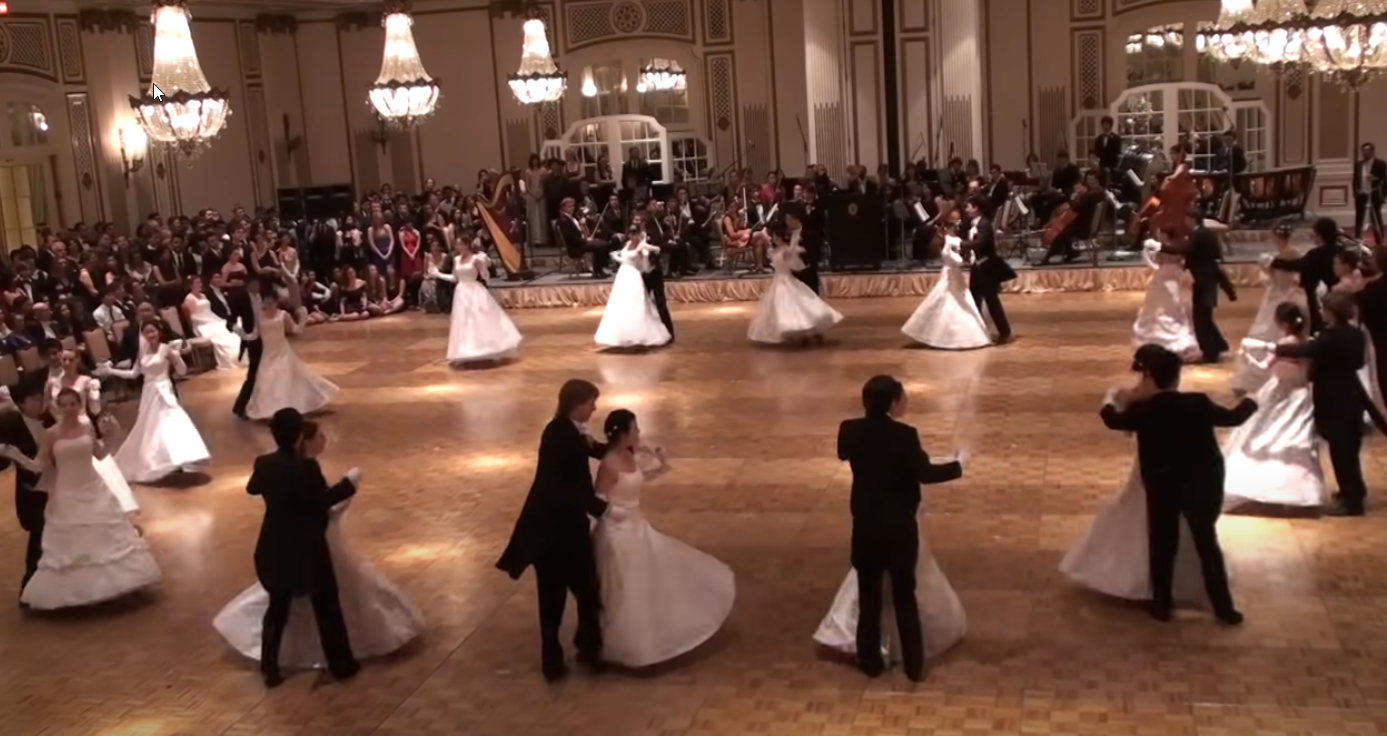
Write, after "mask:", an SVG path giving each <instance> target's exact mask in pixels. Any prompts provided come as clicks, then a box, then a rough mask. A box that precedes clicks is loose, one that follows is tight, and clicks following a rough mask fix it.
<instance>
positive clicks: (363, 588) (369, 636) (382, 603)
mask: <svg viewBox="0 0 1387 736" xmlns="http://www.w3.org/2000/svg"><path fill="white" fill-rule="evenodd" d="M326 448H327V435H326V434H325V433H324V432H323V431H322V429H321V428H320V427H319V426H318V424H317V423H316V422H311V421H308V422H304V424H303V452H304V454H305V455H307V456H309V457H314V458H316V457H318V456H319V455H321V454H322V452H323V450H324V449H326ZM350 504H351V500H350V499H348V500H347V501H344V502H342V503H340V504H338V505H337V506H335V507H333V509H332V511H331V512H330V519H331V520H330V521H329V522H328V528H327V543H328V550H329V551H330V552H331V553H332V569H333V572H334V574H335V575H336V576H337V596H338V600H340V601H341V603H342V617H343V619H345V620H346V622H347V634H348V638H350V639H351V642H352V654H354V655H355V656H356V658H357V659H369V658H371V657H382V656H385V655H387V654H391V653H393V652H395V651H398V650H399V649H401V648H403V647H404V646H405V645H406V644H408V643H410V642H411V641H414V640H415V639H416V638H418V637H419V635H420V634H422V633H423V631H424V617H423V615H422V614H420V613H419V610H418V609H417V608H415V607H414V604H413V603H411V602H410V600H409V596H407V595H405V594H404V593H403V592H402V591H401V590H400V589H399V588H396V587H395V585H394V584H393V583H391V582H390V581H389V580H387V579H385V576H384V575H381V574H380V571H379V570H377V569H376V568H375V566H373V565H372V564H371V562H370V561H369V560H367V559H366V558H364V557H362V556H361V555H360V554H359V553H357V551H356V550H355V549H354V548H353V547H352V545H351V542H349V541H348V540H347V537H346V535H345V534H343V533H342V516H343V514H344V513H345V512H346V510H347V507H348V506H349V505H350ZM269 606H270V594H269V593H267V592H265V589H264V588H263V587H261V586H260V584H259V583H256V584H255V585H252V586H251V587H249V588H247V589H246V590H245V591H243V592H242V593H241V594H240V595H238V596H236V597H235V598H234V599H232V601H231V602H230V603H228V604H226V607H225V608H223V609H222V610H221V612H219V613H218V614H217V617H216V618H215V619H213V621H212V625H213V626H214V627H215V628H216V629H217V633H219V634H221V635H222V638H223V639H225V640H226V642H227V643H228V644H230V645H231V647H232V648H233V649H235V650H236V651H237V652H240V653H241V654H242V655H243V656H245V657H248V658H250V659H253V660H257V661H258V660H259V659H260V638H261V632H262V631H263V630H264V628H263V627H264V619H265V611H266V609H268V608H269ZM326 662H327V659H326V658H325V657H324V656H323V650H322V646H321V644H320V643H319V639H318V631H317V628H316V624H315V623H314V619H313V607H312V606H311V605H309V602H308V599H306V598H299V599H295V601H294V603H293V605H292V607H291V608H290V611H289V623H288V624H287V625H286V626H285V628H284V640H283V641H282V642H281V645H280V664H282V665H285V666H288V667H292V668H296V669H314V668H322V667H326Z"/></svg>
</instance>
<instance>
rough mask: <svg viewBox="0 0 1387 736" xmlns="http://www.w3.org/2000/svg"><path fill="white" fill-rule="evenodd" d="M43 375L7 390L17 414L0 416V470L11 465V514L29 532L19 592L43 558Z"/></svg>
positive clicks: (45, 421)
mask: <svg viewBox="0 0 1387 736" xmlns="http://www.w3.org/2000/svg"><path fill="white" fill-rule="evenodd" d="M45 378H46V376H45V375H44V374H43V373H42V372H39V373H35V374H33V375H28V376H25V377H24V378H22V379H20V382H19V384H18V385H16V386H13V387H11V388H10V398H11V399H12V400H13V401H14V404H15V406H16V407H17V408H18V411H10V412H5V413H4V414H0V470H6V469H8V468H9V467H10V465H11V463H13V464H14V466H15V469H14V511H15V516H16V517H18V519H19V528H21V529H23V530H24V531H25V532H27V533H28V535H29V538H28V542H27V543H26V544H25V547H24V577H23V579H22V580H20V583H19V589H20V591H21V592H22V591H23V590H24V586H25V585H27V584H28V583H29V578H31V577H33V576H34V571H36V570H38V567H39V557H41V556H42V555H43V520H44V516H43V515H44V510H45V509H46V508H47V507H48V493H47V492H45V491H40V490H38V482H39V475H40V468H41V462H40V460H39V457H38V454H39V448H40V447H41V446H42V445H43V438H44V435H45V434H46V433H47V429H48V427H50V426H52V425H53V419H52V417H49V416H47V415H46V414H45V412H44V410H43V404H44V395H43V394H44V389H45Z"/></svg>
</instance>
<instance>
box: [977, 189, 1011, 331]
mask: <svg viewBox="0 0 1387 736" xmlns="http://www.w3.org/2000/svg"><path fill="white" fill-rule="evenodd" d="M990 207H991V202H989V200H987V199H986V198H985V197H982V196H981V195H977V194H975V195H973V196H972V197H971V198H969V200H968V204H967V206H966V208H965V209H966V210H967V214H968V222H969V226H968V246H969V248H970V250H971V251H972V254H973V269H972V275H971V276H970V278H969V279H968V290H969V291H970V292H972V294H973V301H974V302H977V305H978V308H979V309H982V308H983V307H986V308H987V316H989V317H991V318H992V324H994V325H996V326H997V342H999V343H1005V342H1010V341H1011V321H1010V320H1008V319H1007V312H1006V310H1005V309H1003V308H1002V296H1001V294H1002V284H1005V283H1006V282H1008V281H1011V280H1013V279H1015V278H1016V271H1015V270H1014V269H1013V268H1012V267H1011V264H1009V263H1007V262H1006V259H1005V258H1002V257H1001V255H999V254H998V253H997V231H996V229H995V228H994V227H993V225H992V215H991V209H990Z"/></svg>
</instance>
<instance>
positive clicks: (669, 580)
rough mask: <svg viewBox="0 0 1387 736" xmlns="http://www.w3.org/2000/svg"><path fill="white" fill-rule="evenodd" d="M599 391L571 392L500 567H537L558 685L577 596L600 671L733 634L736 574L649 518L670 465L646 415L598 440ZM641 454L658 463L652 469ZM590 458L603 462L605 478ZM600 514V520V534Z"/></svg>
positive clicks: (581, 629) (574, 383)
mask: <svg viewBox="0 0 1387 736" xmlns="http://www.w3.org/2000/svg"><path fill="white" fill-rule="evenodd" d="M617 278H618V279H620V275H618V277H617ZM599 393H600V392H599V391H598V389H597V387H596V386H595V385H593V384H591V383H589V382H587V381H583V380H577V379H574V380H570V381H568V382H567V383H565V384H564V385H563V387H562V388H561V389H560V390H559V401H558V409H557V411H556V412H555V414H554V418H553V419H552V420H551V421H550V422H549V424H548V425H547V426H546V427H545V428H544V434H543V436H542V437H541V438H540V443H539V458H538V462H537V464H536V468H535V479H534V483H533V484H532V485H531V486H530V492H529V495H528V496H527V497H526V498H525V505H524V507H523V508H522V509H521V511H520V517H519V518H518V519H517V520H516V523H515V529H514V531H513V532H512V533H511V538H510V543H509V544H508V545H507V547H506V550H505V552H504V553H502V555H501V558H500V560H499V561H498V562H497V563H496V567H497V568H498V569H500V570H501V571H503V572H505V573H506V574H507V575H509V576H510V577H511V578H512V579H516V580H518V579H519V578H520V576H521V575H523V574H524V572H525V570H526V569H528V568H530V567H532V566H533V567H534V569H535V584H536V586H537V588H538V592H539V627H540V652H541V654H540V657H541V660H540V661H541V671H542V672H543V674H544V678H545V679H546V680H548V681H550V682H555V681H558V680H561V679H563V678H564V677H565V676H567V675H568V673H569V669H568V665H567V663H566V661H565V658H564V650H563V645H562V644H561V643H560V642H559V628H560V626H561V625H562V623H563V614H564V608H565V606H566V604H567V598H568V594H569V593H572V594H573V597H574V598H575V599H576V601H577V604H578V630H577V634H576V636H575V639H574V645H575V646H576V647H577V649H578V662H579V663H580V664H584V665H586V666H588V667H590V668H592V669H593V670H594V671H600V670H602V669H603V668H604V666H605V665H606V664H608V663H611V664H617V665H620V666H623V667H627V668H633V669H634V668H642V667H648V666H650V665H654V664H658V663H661V662H665V661H668V660H671V659H674V658H675V657H678V656H680V655H682V654H685V653H687V652H689V651H692V650H693V649H694V648H696V647H698V646H699V645H701V644H702V643H704V642H705V641H707V640H708V639H709V638H711V637H712V636H713V635H714V634H716V633H717V631H718V629H720V628H721V627H722V624H723V622H724V621H725V620H726V619H727V616H728V614H729V613H731V610H732V602H733V599H734V598H735V596H736V581H735V578H734V576H733V574H732V570H731V569H730V568H728V567H727V566H726V565H724V564H723V563H721V562H719V561H718V560H716V559H714V558H712V557H710V556H708V555H706V554H704V553H703V552H700V551H698V550H696V549H694V548H693V547H690V546H688V545H686V544H683V543H682V542H679V541H677V540H675V539H671V538H670V537H666V536H665V535H663V534H660V533H659V532H657V531H655V529H654V528H653V527H652V526H651V525H650V523H649V522H648V521H647V520H646V519H645V516H644V514H643V513H642V512H641V509H640V496H641V489H642V486H643V485H644V482H645V480H647V479H653V478H655V477H658V476H659V475H663V474H664V473H665V472H666V471H668V469H669V463H668V462H667V460H666V457H665V453H664V451H663V450H662V449H660V448H657V447H653V446H650V445H647V444H646V443H644V442H642V441H641V432H640V427H639V425H638V424H637V423H636V416H635V414H633V413H631V412H630V411H628V410H626V409H617V410H615V411H613V412H612V413H611V414H609V415H608V416H607V419H606V421H605V422H604V423H603V435H604V438H605V442H599V441H597V440H595V439H593V438H592V437H591V436H589V435H588V434H587V432H586V429H585V427H586V424H587V422H588V420H590V419H591V418H592V415H593V413H594V412H595V411H596V410H597V399H598V396H599ZM641 457H649V458H651V459H653V461H654V463H655V466H654V467H653V468H651V469H649V470H645V469H642V467H641V463H640V462H639V461H638V460H639V458H641ZM590 458H597V459H600V460H601V461H602V462H601V466H600V467H599V469H598V472H597V480H596V482H595V483H594V481H593V477H592V471H591V469H590V467H589V464H588V461H589V459H590ZM589 517H592V518H594V519H597V525H596V528H595V529H594V530H592V531H589V526H590V525H589V522H588V518H589Z"/></svg>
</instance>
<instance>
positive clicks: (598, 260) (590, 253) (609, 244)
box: [568, 238, 621, 276]
mask: <svg viewBox="0 0 1387 736" xmlns="http://www.w3.org/2000/svg"><path fill="white" fill-rule="evenodd" d="M620 247H621V244H620V243H617V242H615V241H608V240H601V239H598V238H592V239H591V240H587V241H584V243H583V246H582V247H581V248H569V249H568V257H569V258H572V259H574V260H582V258H583V257H584V256H587V258H588V260H589V262H590V263H591V264H592V274H593V275H594V276H597V275H599V274H604V273H606V272H607V266H608V265H610V264H611V261H612V251H614V250H616V249H618V248H620Z"/></svg>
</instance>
